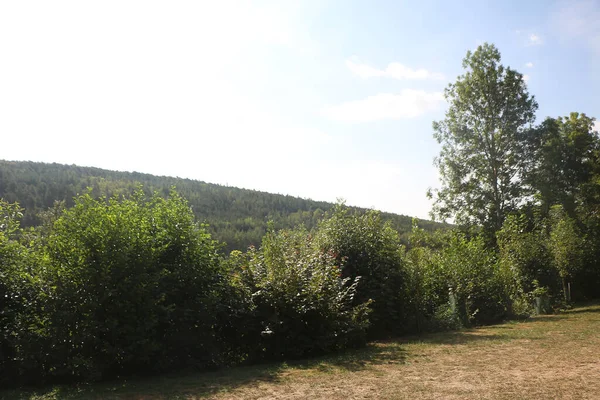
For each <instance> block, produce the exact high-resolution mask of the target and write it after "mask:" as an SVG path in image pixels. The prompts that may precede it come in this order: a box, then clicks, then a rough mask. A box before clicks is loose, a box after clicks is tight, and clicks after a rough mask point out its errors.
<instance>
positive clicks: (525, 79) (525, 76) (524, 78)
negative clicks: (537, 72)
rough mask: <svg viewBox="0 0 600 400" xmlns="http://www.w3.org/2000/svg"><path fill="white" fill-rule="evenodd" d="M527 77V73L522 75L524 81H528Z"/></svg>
mask: <svg viewBox="0 0 600 400" xmlns="http://www.w3.org/2000/svg"><path fill="white" fill-rule="evenodd" d="M529 78H530V76H529V75H527V74H525V75H523V80H524V81H525V82H529Z"/></svg>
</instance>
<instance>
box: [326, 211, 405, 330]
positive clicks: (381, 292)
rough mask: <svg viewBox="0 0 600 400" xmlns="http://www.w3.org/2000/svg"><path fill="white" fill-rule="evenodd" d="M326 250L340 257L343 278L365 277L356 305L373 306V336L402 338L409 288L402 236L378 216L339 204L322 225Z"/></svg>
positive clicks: (377, 213)
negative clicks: (399, 335)
mask: <svg viewBox="0 0 600 400" xmlns="http://www.w3.org/2000/svg"><path fill="white" fill-rule="evenodd" d="M316 235H317V241H318V244H319V246H320V248H321V249H322V250H323V251H324V252H326V253H328V254H331V255H333V256H334V257H335V259H336V261H337V263H338V265H341V266H342V276H343V277H345V278H351V279H356V278H358V277H360V280H361V281H360V285H359V286H358V288H357V291H356V296H355V299H354V304H361V303H364V302H366V301H373V304H372V309H373V312H372V314H371V317H370V320H371V327H370V329H369V332H370V336H371V337H382V336H387V335H390V334H399V333H403V332H406V331H407V330H409V327H407V326H406V325H405V322H406V315H405V314H404V312H405V308H406V307H407V305H406V304H404V303H403V301H404V300H405V299H404V291H405V284H406V276H405V275H406V271H404V262H403V247H402V245H401V244H400V237H399V235H398V232H396V231H395V230H394V229H392V228H391V226H390V225H389V223H385V222H383V220H382V219H381V214H380V213H379V212H376V211H369V212H366V213H364V212H358V211H352V210H351V209H349V208H348V207H346V206H344V205H343V204H338V205H336V206H335V208H334V210H333V214H332V215H331V216H330V217H329V218H327V219H325V220H324V221H323V222H322V223H321V224H319V226H318V230H317V234H316Z"/></svg>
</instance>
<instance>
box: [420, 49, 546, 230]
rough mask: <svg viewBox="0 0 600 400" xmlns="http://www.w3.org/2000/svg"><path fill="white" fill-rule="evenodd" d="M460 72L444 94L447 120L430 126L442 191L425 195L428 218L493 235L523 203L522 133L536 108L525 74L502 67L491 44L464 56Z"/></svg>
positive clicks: (530, 121)
mask: <svg viewBox="0 0 600 400" xmlns="http://www.w3.org/2000/svg"><path fill="white" fill-rule="evenodd" d="M463 68H464V69H466V70H467V71H466V73H465V74H464V75H462V76H460V77H459V78H458V79H457V81H456V83H453V84H450V85H449V86H448V88H447V89H446V91H445V97H446V100H447V101H448V103H449V105H450V106H449V109H448V111H447V112H446V117H445V119H444V120H442V121H438V122H434V123H433V129H434V131H435V134H434V137H435V138H436V139H437V141H438V142H439V143H440V144H441V145H442V150H441V152H440V155H439V157H437V158H436V161H435V164H436V165H437V167H438V168H439V171H440V175H441V181H442V188H441V189H439V190H435V191H431V190H430V191H429V196H430V197H435V203H434V207H433V211H432V214H433V215H434V216H437V217H440V218H442V219H446V218H449V217H454V219H455V221H456V222H457V223H459V224H480V225H482V226H483V227H484V228H485V231H486V233H488V234H490V233H491V234H492V235H488V237H493V233H494V232H496V231H498V230H499V229H500V228H501V226H502V222H503V221H504V218H505V216H506V214H507V212H508V211H510V210H511V209H514V208H515V207H516V206H517V205H518V204H519V202H520V201H521V199H522V190H523V188H522V186H521V182H520V180H521V175H522V169H523V165H524V161H525V160H524V156H523V152H522V149H523V148H524V146H523V141H524V135H523V133H524V131H525V129H526V128H527V126H528V125H529V124H531V123H532V122H533V121H534V114H535V111H536V109H537V107H538V105H537V102H536V101H535V99H534V97H533V96H530V95H529V93H528V91H527V85H526V83H525V80H524V79H523V75H522V74H520V73H518V72H517V71H515V70H513V69H511V68H509V67H504V66H503V65H502V64H500V52H499V51H498V49H497V48H496V47H495V46H494V45H491V44H487V43H486V44H483V45H481V46H479V47H478V48H477V50H475V52H471V51H469V52H467V55H466V57H465V59H464V60H463Z"/></svg>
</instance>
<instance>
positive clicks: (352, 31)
mask: <svg viewBox="0 0 600 400" xmlns="http://www.w3.org/2000/svg"><path fill="white" fill-rule="evenodd" d="M350 4H352V6H350ZM369 4H370V3H369ZM378 4H379V7H371V6H369V5H368V4H361V3H360V2H357V3H354V2H353V3H347V2H345V1H335V0H322V1H320V0H315V1H312V0H308V1H302V2H301V1H272V2H266V1H262V0H261V1H243V0H239V1H224V0H219V1H208V0H197V1H150V0H147V1H133V0H120V1H111V0H105V1H97V2H91V1H81V0H79V1H63V0H55V1H1V0H0V135H1V136H0V137H1V143H0V159H9V160H32V161H44V162H58V163H67V164H78V165H82V166H96V167H100V168H107V169H114V170H126V171H139V172H147V173H152V174H158V175H170V176H180V177H186V178H193V179H198V180H203V181H207V182H213V183H221V184H228V185H232V186H239V187H244V188H250V189H258V190H264V191H269V192H274V193H283V194H292V195H297V196H301V197H305V198H313V199H315V200H326V201H335V200H336V199H337V198H345V199H346V200H347V202H348V203H349V204H351V205H358V206H363V207H374V208H378V209H382V210H385V211H392V212H397V213H402V214H408V215H414V216H419V217H427V213H428V211H429V209H430V203H429V201H428V200H427V199H426V197H425V192H426V190H427V188H428V187H431V186H437V184H438V183H437V177H438V175H437V171H436V170H435V168H434V167H433V165H432V161H433V157H434V156H435V155H436V154H437V152H438V151H439V148H438V147H437V144H436V143H435V142H434V140H433V138H432V130H431V122H432V121H433V120H435V119H440V118H442V117H443V111H444V109H445V103H444V100H443V96H442V92H443V88H444V87H445V86H446V85H447V83H448V82H449V81H451V80H453V79H454V77H455V76H456V75H457V74H458V73H460V72H461V71H460V63H461V60H462V57H464V54H465V53H466V50H467V49H469V48H472V47H474V44H475V43H476V42H479V39H480V37H481V36H479V33H480V32H479V33H478V32H476V31H473V32H469V33H468V34H466V33H462V32H461V33H460V40H459V39H458V38H457V36H456V35H458V33H456V32H455V28H452V29H450V27H448V28H445V29H446V30H445V31H442V24H441V23H436V22H435V21H432V24H431V25H430V27H429V28H428V27H426V26H422V25H423V24H422V21H421V22H420V20H419V19H418V18H416V19H415V18H413V16H412V15H410V13H407V12H406V10H404V9H401V8H402V7H404V6H400V4H395V5H393V6H392V5H389V4H387V5H386V3H385V2H381V3H378ZM422 6H423V7H428V6H427V5H422ZM386 7H387V8H386ZM436 7H437V6H436ZM388 8H389V9H388ZM409 10H410V8H409ZM394 12H396V13H397V15H396V14H394ZM415 12H417V14H418V11H415ZM442 14H443V15H442ZM588 14H589V13H588ZM388 15H389V16H390V21H389V24H388V25H384V22H385V19H386V18H387V16H388ZM394 15H396V17H393V16H394ZM418 15H420V14H418ZM446 15H447V12H446V11H443V10H441V11H440V15H438V16H437V17H436V16H435V15H434V14H432V16H433V17H434V18H438V17H439V18H440V21H445V20H446ZM392 17H393V18H392ZM442 17H443V18H442ZM394 18H399V19H398V20H394ZM402 18H405V20H402ZM469 18H470V17H469ZM457 23H458V22H457ZM384 26H388V28H387V29H384V28H381V27H384ZM459 26H465V27H467V26H469V25H468V24H459ZM380 28H381V29H380ZM484 28H485V29H484ZM488 28H489V26H487V25H486V26H485V27H480V28H477V29H480V31H481V32H484V31H487V30H489V29H488ZM402 29H404V30H405V31H402ZM418 29H422V30H423V31H422V32H418ZM465 29H466V28H465ZM469 29H470V28H469ZM473 29H476V27H475V28H473ZM482 29H483V30H482ZM502 29H503V31H502V35H504V37H511V38H512V39H511V41H510V43H512V44H514V46H517V44H516V43H517V42H518V46H519V49H521V50H519V51H525V50H526V51H527V52H528V53H526V54H521V53H519V52H517V51H516V50H515V51H513V52H512V53H513V56H512V57H513V58H514V60H516V61H517V62H514V63H513V65H520V66H524V65H526V63H527V64H528V65H531V66H530V67H528V71H527V73H528V75H529V76H532V78H531V84H532V85H535V84H536V79H537V80H538V81H537V82H540V83H538V84H539V85H542V82H541V80H540V79H539V78H538V77H536V75H535V71H536V69H537V68H538V59H539V58H540V57H537V58H536V53H533V52H535V51H541V49H544V47H545V45H546V41H547V39H546V36H543V35H541V34H540V33H539V32H538V31H535V32H533V31H527V32H528V33H527V34H526V36H523V34H520V35H521V36H520V37H517V36H515V33H514V32H515V30H514V29H513V28H510V29H506V28H505V27H504V26H503V27H502ZM395 30H396V31H395ZM419 35H421V36H420V37H419ZM511 35H512V36H511ZM533 36H535V40H533V39H532V37H533ZM522 37H526V38H529V39H528V42H526V43H521V42H523V39H522ZM491 39H492V40H491V41H494V40H493V39H494V38H493V37H492V38H491ZM486 40H487V39H486ZM532 41H533V42H535V43H532ZM532 44H535V46H532ZM515 48H516V47H515ZM502 49H503V48H502V47H501V50H502ZM503 54H504V53H503ZM515 54H516V55H515ZM361 60H365V61H361ZM534 61H535V62H534ZM534 65H535V68H533V66H534ZM563 97H564V96H563ZM577 98H580V97H577ZM570 111H572V110H570V109H565V110H564V112H562V111H561V112H562V113H568V112H570ZM583 111H585V110H583Z"/></svg>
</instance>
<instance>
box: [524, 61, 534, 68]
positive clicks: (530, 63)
mask: <svg viewBox="0 0 600 400" xmlns="http://www.w3.org/2000/svg"><path fill="white" fill-rule="evenodd" d="M525 66H526V67H527V68H533V63H532V62H531V61H530V62H528V63H526V64H525Z"/></svg>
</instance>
